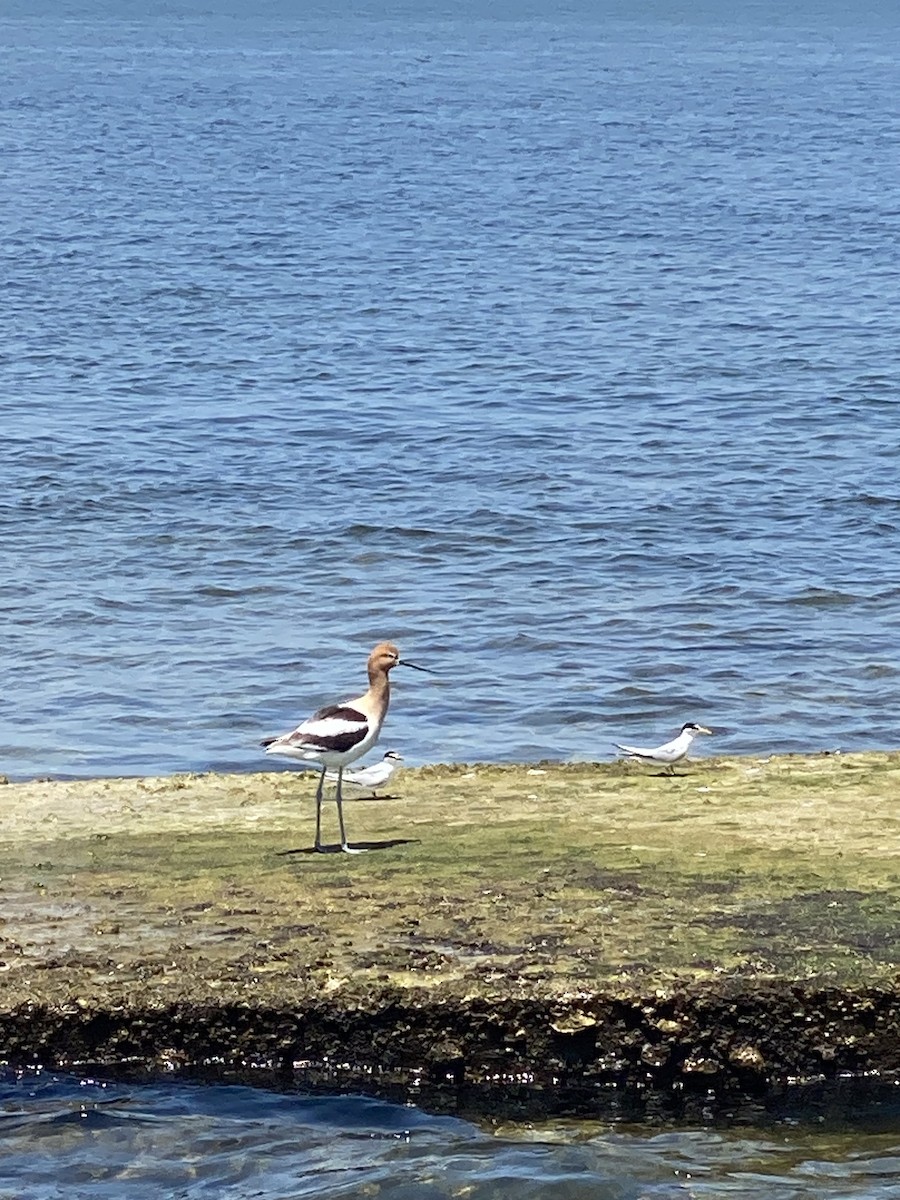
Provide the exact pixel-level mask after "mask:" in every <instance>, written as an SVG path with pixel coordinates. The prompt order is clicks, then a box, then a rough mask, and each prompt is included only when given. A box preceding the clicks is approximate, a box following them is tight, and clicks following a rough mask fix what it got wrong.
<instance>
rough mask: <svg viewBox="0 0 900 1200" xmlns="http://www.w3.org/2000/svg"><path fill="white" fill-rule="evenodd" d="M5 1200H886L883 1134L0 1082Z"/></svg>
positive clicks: (72, 1082)
mask: <svg viewBox="0 0 900 1200" xmlns="http://www.w3.org/2000/svg"><path fill="white" fill-rule="evenodd" d="M0 1132H2V1135H3V1136H2V1141H0V1189H2V1190H0V1194H2V1195H3V1196H4V1197H5V1196H10V1197H12V1196H15V1198H16V1200H57V1197H59V1198H60V1200H62V1198H63V1197H64V1198H65V1200H101V1198H103V1197H117V1198H118V1197H127V1200H144V1198H145V1197H146V1200H156V1198H157V1197H159V1196H161V1195H162V1196H172V1197H178V1198H179V1200H200V1198H201V1197H208V1196H215V1197H217V1198H219V1200H246V1198H247V1197H251V1196H252V1197H255V1198H257V1200H300V1198H301V1197H303V1198H305V1197H329V1198H330V1200H369V1198H371V1197H373V1196H374V1197H379V1198H381V1200H451V1198H455V1197H459V1196H467V1197H471V1198H472V1200H721V1197H725V1196H727V1197H729V1198H732V1200H876V1198H878V1200H888V1198H890V1197H895V1196H897V1195H898V1186H900V1185H898V1183H897V1179H898V1177H900V1145H898V1141H897V1133H896V1131H894V1132H893V1133H891V1132H886V1131H885V1130H884V1129H867V1128H865V1127H864V1126H862V1127H857V1128H855V1129H854V1128H845V1129H844V1130H841V1131H838V1130H835V1129H826V1128H816V1127H814V1126H808V1125H806V1126H801V1125H797V1124H784V1125H778V1126H776V1125H773V1126H772V1127H770V1128H768V1129H766V1130H753V1129H734V1130H730V1131H728V1130H720V1129H716V1128H714V1127H712V1126H710V1127H707V1128H702V1129H692V1130H690V1129H685V1130H677V1129H659V1130H655V1131H654V1130H646V1129H636V1128H634V1127H616V1126H610V1125H603V1124H602V1123H600V1122H595V1123H591V1124H582V1125H579V1124H576V1123H574V1122H563V1121H559V1122H556V1123H552V1124H548V1125H544V1126H530V1127H522V1128H518V1129H513V1128H501V1129H499V1130H497V1131H496V1132H494V1133H490V1132H488V1131H486V1130H484V1129H481V1128H479V1127H478V1126H476V1125H473V1124H471V1123H469V1122H468V1121H465V1120H461V1119H458V1118H456V1117H446V1116H445V1117H440V1116H429V1115H428V1114H426V1113H423V1112H422V1111H421V1110H419V1109H417V1108H414V1107H411V1106H406V1105H398V1104H389V1103H386V1102H384V1101H377V1100H370V1099H366V1098H363V1097H359V1096H326V1097H310V1096H299V1095H279V1094H275V1093H271V1092H266V1091H263V1090H256V1089H251V1088H246V1087H235V1086H231V1087H228V1086H213V1087H206V1088H200V1087H189V1086H184V1085H179V1084H174V1085H168V1086H166V1085H153V1086H149V1085H148V1086H143V1087H134V1086H128V1085H122V1084H104V1083H102V1082H100V1081H98V1080H95V1079H90V1078H84V1079H79V1078H77V1077H66V1076H49V1075H44V1076H37V1077H35V1076H33V1075H32V1076H24V1077H18V1078H15V1077H11V1078H9V1079H5V1080H2V1079H0Z"/></svg>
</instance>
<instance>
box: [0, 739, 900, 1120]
mask: <svg viewBox="0 0 900 1200" xmlns="http://www.w3.org/2000/svg"><path fill="white" fill-rule="evenodd" d="M315 782H316V778H315V774H314V773H306V772H303V773H300V772H290V771H287V772H284V771H276V772H268V773H264V774H255V775H215V774H202V775H193V774H192V775H175V776H170V777H158V778H130V779H99V780H72V781H62V780H56V781H51V782H42V781H31V782H26V783H10V784H7V785H5V786H4V787H2V789H0V799H2V802H3V813H4V815H3V819H2V822H0V889H2V892H0V894H2V897H3V923H2V924H0V964H2V965H0V1028H2V1031H3V1048H2V1051H0V1057H2V1058H3V1060H5V1062H7V1063H8V1064H9V1065H12V1066H14V1067H26V1066H32V1065H35V1064H36V1063H42V1064H43V1065H44V1066H47V1067H54V1068H60V1069H61V1068H65V1067H71V1068H76V1067H79V1066H86V1065H92V1066H102V1067H105V1068H107V1069H110V1070H112V1069H128V1070H132V1071H144V1072H150V1073H153V1072H165V1073H170V1072H171V1071H173V1070H176V1071H179V1072H183V1073H187V1074H190V1073H196V1072H200V1073H202V1072H204V1071H206V1072H217V1071H219V1072H220V1071H232V1072H241V1071H250V1072H251V1074H253V1075H254V1077H255V1078H256V1079H257V1081H260V1080H261V1077H262V1074H263V1073H265V1072H269V1074H270V1075H273V1077H278V1078H282V1079H286V1078H288V1077H290V1078H292V1079H299V1078H301V1077H302V1078H305V1079H306V1080H307V1083H308V1084H309V1085H310V1086H313V1085H316V1081H317V1080H320V1081H324V1082H325V1083H327V1085H328V1086H338V1084H339V1085H340V1086H341V1087H342V1088H344V1087H348V1086H349V1087H353V1088H356V1089H357V1090H362V1091H366V1092H371V1093H375V1094H385V1093H386V1092H387V1091H391V1092H392V1094H396V1091H397V1089H400V1090H401V1091H403V1090H404V1089H405V1090H406V1091H407V1092H408V1094H409V1096H410V1098H412V1099H420V1098H422V1097H424V1095H425V1094H426V1092H429V1091H430V1090H436V1091H435V1094H437V1093H441V1092H442V1090H446V1089H448V1088H449V1089H451V1090H452V1091H454V1093H458V1092H459V1091H460V1089H462V1090H463V1091H465V1093H466V1095H467V1097H468V1100H467V1103H468V1104H469V1105H470V1106H472V1105H474V1106H475V1108H477V1107H478V1103H479V1101H478V1096H479V1095H481V1096H482V1097H483V1100H484V1104H485V1105H486V1107H487V1108H489V1109H491V1110H492V1111H493V1110H497V1111H499V1109H502V1106H503V1104H504V1103H507V1104H508V1105H509V1106H510V1107H514V1108H519V1107H522V1106H525V1107H528V1106H529V1105H536V1106H537V1109H538V1111H546V1112H569V1111H578V1112H579V1113H584V1112H593V1111H596V1109H597V1108H598V1107H601V1108H602V1107H603V1105H605V1104H609V1103H610V1102H612V1101H615V1104H621V1103H622V1097H623V1096H627V1095H632V1096H634V1097H636V1098H637V1099H636V1101H635V1102H636V1103H638V1102H639V1104H640V1105H642V1106H644V1107H646V1106H647V1105H648V1104H649V1105H650V1107H651V1108H653V1106H657V1107H658V1106H659V1105H662V1104H663V1103H665V1105H669V1106H671V1105H676V1107H677V1105H678V1104H684V1103H686V1102H687V1099H688V1098H690V1097H695V1098H696V1099H697V1102H698V1103H699V1102H700V1100H701V1099H702V1101H703V1103H704V1104H706V1105H707V1106H709V1105H712V1107H713V1108H715V1107H716V1105H717V1104H719V1103H721V1104H725V1105H733V1104H734V1103H738V1102H740V1100H741V1097H743V1098H744V1099H745V1100H747V1101H748V1102H749V1101H750V1100H753V1101H754V1102H759V1101H760V1100H761V1099H764V1098H765V1097H773V1096H777V1095H780V1094H782V1093H783V1091H784V1089H785V1088H786V1087H790V1086H793V1085H798V1084H799V1083H801V1082H802V1081H807V1082H810V1081H812V1082H817V1083H818V1084H823V1083H826V1082H827V1081H833V1082H834V1083H835V1085H837V1084H839V1083H840V1082H841V1081H842V1080H843V1081H846V1080H847V1079H848V1078H850V1077H856V1078H859V1079H864V1078H868V1079H869V1080H871V1079H872V1078H873V1077H874V1075H873V1073H880V1075H881V1077H883V1078H889V1077H890V1076H891V1075H892V1073H895V1072H900V937H898V933H897V928H898V924H900V922H898V920H897V917H898V914H900V870H898V868H900V814H897V813H896V811H895V810H896V805H895V803H894V801H893V796H895V795H896V790H897V789H896V785H897V783H898V782H900V752H896V751H889V752H863V753H850V754H828V753H822V754H814V755H783V756H778V757H772V758H765V759H763V758H753V757H737V758H735V757H730V758H703V759H697V760H693V761H691V762H689V763H688V764H686V765H684V766H681V768H680V770H679V773H678V774H677V775H676V776H675V777H668V776H666V775H663V774H659V773H657V772H656V771H654V770H652V769H650V770H648V769H647V768H642V767H634V766H630V765H627V764H622V763H597V764H561V763H552V762H542V763H537V764H533V765H496V764H474V765H454V766H431V767H420V768H414V769H407V770H404V771H402V772H401V773H399V774H398V775H397V776H395V778H394V779H393V780H392V781H391V784H390V789H389V790H390V793H391V797H390V798H383V799H375V800H373V799H368V798H362V797H361V798H359V799H352V798H350V797H349V796H348V797H347V799H346V800H345V815H346V819H347V826H348V835H349V838H350V841H351V843H357V844H361V845H364V846H367V847H368V849H369V852H368V853H365V854H359V855H352V856H347V855H342V854H339V853H338V854H320V855H316V854H313V853H311V852H310V844H311V840H312V827H313V820H314V815H313V803H312V797H313V793H314V789H315ZM333 824H334V806H333V804H331V802H330V801H328V800H327V801H326V805H325V830H324V832H325V836H326V838H333V837H334V836H335V831H334V829H333ZM254 1064H255V1065H254ZM792 1081H793V1084H792ZM716 1096H718V1097H719V1098H720V1100H715V1099H711V1098H710V1097H716ZM504 1097H505V1101H504ZM498 1104H499V1108H498V1107H497V1106H498Z"/></svg>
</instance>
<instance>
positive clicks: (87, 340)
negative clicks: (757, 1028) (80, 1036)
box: [0, 0, 900, 777]
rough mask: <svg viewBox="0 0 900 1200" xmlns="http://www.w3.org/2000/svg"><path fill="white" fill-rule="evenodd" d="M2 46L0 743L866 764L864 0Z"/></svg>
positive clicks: (203, 22)
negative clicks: (373, 658)
mask: <svg viewBox="0 0 900 1200" xmlns="http://www.w3.org/2000/svg"><path fill="white" fill-rule="evenodd" d="M0 34H2V37H0V43H2V45H3V47H4V48H3V51H2V67H3V79H4V84H3V89H2V96H0V112H2V136H3V151H4V167H5V173H6V186H5V188H4V196H3V200H2V210H0V229H2V237H3V247H4V274H3V304H2V307H0V399H2V414H3V455H2V463H0V478H2V492H0V539H2V543H0V544H2V547H3V571H2V577H0V601H2V606H3V609H4V613H5V620H4V623H3V631H2V644H0V660H2V662H3V664H4V674H5V682H4V687H3V701H2V711H0V726H2V727H0V768H2V770H4V771H6V772H7V773H8V774H10V775H11V776H14V777H27V776H30V775H34V774H44V773H50V774H53V773H59V774H68V775H89V774H97V773H99V774H104V773H105V774H109V773H142V772H151V773H152V772H169V771H173V770H183V769H206V768H211V767H212V768H219V769H235V770H251V769H255V768H258V767H259V766H261V765H262V763H261V760H260V756H259V751H258V745H257V742H258V737H259V736H260V735H262V734H266V733H271V732H277V731H279V730H281V729H284V728H289V727H290V726H291V725H292V724H293V723H295V721H296V720H298V719H299V718H301V717H302V716H305V715H306V714H307V713H308V712H309V711H311V709H312V708H313V707H315V706H317V705H318V704H320V703H322V702H325V701H328V700H332V699H335V698H342V697H343V696H346V695H353V694H356V693H357V691H358V690H361V685H362V684H363V683H364V676H363V663H364V659H365V655H366V654H367V652H368V650H369V648H370V647H371V645H372V644H373V643H374V641H375V640H377V639H380V638H382V637H384V636H389V637H393V638H395V639H396V640H398V641H399V642H400V643H401V646H402V648H403V649H404V650H405V651H406V652H407V653H408V654H409V655H410V656H411V657H416V658H418V659H419V660H421V661H424V662H426V663H428V664H430V665H431V666H433V667H434V668H436V669H437V670H438V671H439V673H440V674H439V676H438V677H437V678H436V679H435V680H432V681H427V680H426V679H425V677H423V676H415V677H410V676H407V677H406V678H405V679H403V680H402V681H401V680H398V684H399V687H398V694H397V696H396V697H395V702H394V708H393V712H392V714H391V716H390V718H389V723H388V726H387V728H386V731H385V735H384V737H385V745H391V746H396V747H397V748H398V749H400V750H402V751H403V753H404V754H405V755H406V757H407V758H408V759H409V760H410V761H411V762H425V761H434V760H442V761H448V760H449V761H453V760H456V761H460V760H462V761H465V760H476V759H487V760H519V759H528V760H533V759H537V758H541V757H551V758H576V759H577V758H587V759H591V758H606V757H608V756H609V755H610V754H611V742H612V741H613V740H614V739H617V738H618V739H622V738H624V739H626V740H630V741H635V740H640V741H644V742H646V741H647V740H648V739H652V740H655V739H656V738H659V739H660V740H661V739H662V738H663V737H667V736H670V735H671V734H672V733H673V732H674V730H675V728H676V727H679V726H680V725H681V723H682V722H683V721H685V720H689V719H693V720H699V721H702V722H704V723H706V724H709V725H713V726H716V727H717V729H718V730H719V731H720V736H719V738H718V739H717V741H716V742H715V744H714V747H710V748H714V749H715V750H717V751H719V752H758V751H768V750H779V751H785V750H817V749H823V748H826V749H835V748H838V747H841V748H845V749H850V748H864V747H887V746H894V745H896V744H897V740H898V739H897V724H896V718H895V711H896V707H897V705H896V701H897V691H898V680H900V674H898V672H900V662H898V658H897V652H896V646H897V641H898V635H900V621H898V598H900V586H898V583H897V580H898V578H900V549H898V547H900V539H898V536H897V534H898V519H900V487H898V484H897V477H896V462H897V452H898V448H900V422H898V420H897V413H898V410H897V400H898V381H900V338H898V329H897V320H896V312H895V308H896V303H895V302H896V295H897V285H898V281H900V236H898V234H900V208H898V205H897V195H898V194H900V160H898V157H897V155H896V154H895V153H894V149H895V148H896V135H897V124H896V121H897V118H896V103H895V101H896V96H897V94H898V93H900V29H898V20H897V14H896V9H895V6H894V5H893V4H888V3H883V4H879V3H877V2H874V0H873V2H871V3H867V4H865V5H863V6H862V8H861V9H857V8H856V7H855V6H854V8H853V11H852V12H851V11H850V10H849V9H847V7H846V6H845V5H840V4H837V3H834V4H831V5H828V4H825V5H823V4H822V3H820V2H819V0H816V3H815V4H813V3H812V2H811V0H810V2H808V3H807V2H806V0H796V2H795V3H792V4H790V5H788V6H785V5H783V4H781V3H777V4H776V3H775V2H774V0H772V2H771V3H770V2H769V0H759V2H757V3H752V4H749V5H744V6H741V7H740V8H739V10H735V9H734V6H732V5H724V4H721V3H719V2H718V0H705V2H704V3H702V4H700V5H690V6H683V5H681V4H678V3H676V0H658V2H657V3H656V4H654V5H652V6H646V5H644V6H641V7H640V10H634V7H633V6H632V5H626V4H624V3H616V2H614V0H595V2H593V3H592V2H591V0H570V3H569V4H567V5H566V6H564V7H563V8H561V9H557V6H555V5H549V4H543V3H537V2H536V0H531V2H530V3H528V4H523V5H521V6H519V5H512V4H509V5H500V6H490V8H485V7H482V6H481V5H479V4H477V3H474V0H469V2H468V3H464V4H461V5H453V6H450V5H445V4H442V3H440V2H439V0H426V2H425V3H423V4H421V5H418V4H417V5H404V4H403V3H401V2H400V0H394V2H393V3H391V4H388V5H379V4H375V3H374V2H373V3H368V2H366V0H363V2H362V3H360V4H358V5H356V4H354V5H349V4H345V5H342V4H336V5H328V6H325V5H322V6H311V7H308V8H303V9H300V8H298V7H297V6H294V5H291V4H287V3H282V2H280V0H273V2H271V3H268V4H265V5H253V6H247V5H245V4H243V3H238V2H237V0H216V3H214V4H211V5H200V4H194V3H192V2H191V0H173V3H171V4H168V5H166V6H165V7H164V8H163V9H160V10H158V11H157V10H156V8H155V7H153V10H152V11H148V10H147V6H146V5H137V4H134V3H131V2H130V0H106V2H105V3H103V4H101V5H87V4H86V3H83V2H82V0H58V2H54V3H50V0H38V2H37V3H32V2H30V0H29V3H27V4H26V3H24V0H8V3H7V5H6V6H5V8H4V11H3V13H2V14H0ZM398 674H399V673H398Z"/></svg>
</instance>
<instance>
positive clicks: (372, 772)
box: [325, 750, 403, 793]
mask: <svg viewBox="0 0 900 1200" xmlns="http://www.w3.org/2000/svg"><path fill="white" fill-rule="evenodd" d="M402 762H403V755H402V754H399V753H398V752H397V751H396V750H388V751H387V753H386V754H385V756H384V758H383V759H382V760H381V761H380V762H376V763H370V764H369V766H367V767H360V768H359V769H358V770H356V771H345V772H344V783H352V784H353V785H354V786H355V787H358V788H363V789H364V790H365V791H367V792H373V793H374V792H376V791H377V790H378V788H382V787H384V786H385V784H386V783H387V782H388V780H389V779H390V778H391V776H392V775H393V774H394V772H395V771H396V770H397V769H398V767H400V765H401V764H402ZM325 778H326V779H327V780H328V781H329V782H332V783H333V782H334V781H335V780H336V779H337V775H336V774H335V772H333V771H326V773H325Z"/></svg>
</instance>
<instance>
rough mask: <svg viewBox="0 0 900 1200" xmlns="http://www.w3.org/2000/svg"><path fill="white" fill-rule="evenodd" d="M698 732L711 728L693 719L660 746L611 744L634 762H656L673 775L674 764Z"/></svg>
mask: <svg viewBox="0 0 900 1200" xmlns="http://www.w3.org/2000/svg"><path fill="white" fill-rule="evenodd" d="M698 733H709V734H711V733H712V730H711V729H707V728H706V726H705V725H697V724H696V722H694V721H688V723H687V724H686V725H682V727H681V733H679V735H678V737H677V738H673V739H672V741H671V742H666V743H665V744H664V745H662V746H654V747H652V749H647V748H646V747H644V746H620V745H619V743H618V742H614V743H613V745H614V746H615V748H616V749H617V750H621V751H622V753H623V754H627V755H628V756H629V757H630V758H631V759H633V760H634V761H636V762H645V763H658V764H659V765H660V766H662V767H666V768H667V770H668V773H669V774H670V775H674V774H675V764H676V763H677V762H681V760H682V759H683V758H684V757H685V755H686V754H687V752H688V750H690V748H691V742H692V741H693V740H694V738H695V737H696V736H697V734H698Z"/></svg>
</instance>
